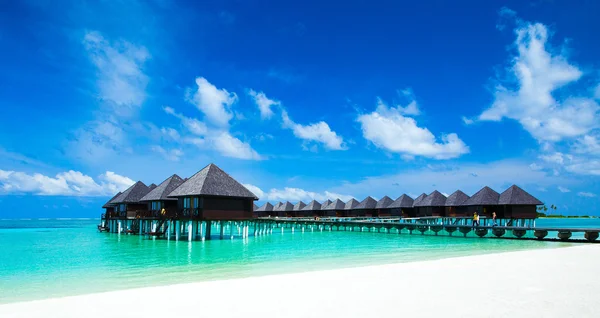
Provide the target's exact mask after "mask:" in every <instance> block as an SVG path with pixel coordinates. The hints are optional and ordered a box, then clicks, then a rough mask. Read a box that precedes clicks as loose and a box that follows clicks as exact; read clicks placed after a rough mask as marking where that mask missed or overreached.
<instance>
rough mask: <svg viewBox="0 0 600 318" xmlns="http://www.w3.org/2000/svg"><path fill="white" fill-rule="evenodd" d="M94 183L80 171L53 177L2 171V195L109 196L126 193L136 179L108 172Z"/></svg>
mask: <svg viewBox="0 0 600 318" xmlns="http://www.w3.org/2000/svg"><path fill="white" fill-rule="evenodd" d="M98 179H99V181H95V180H94V179H93V178H92V177H90V176H87V175H84V174H83V173H81V172H79V171H73V170H70V171H67V172H61V173H59V174H57V175H56V176H54V177H49V176H45V175H43V174H40V173H34V174H28V173H24V172H19V171H5V170H0V193H4V194H22V193H31V194H35V195H56V196H108V195H114V194H115V193H116V192H118V191H123V190H125V189H126V188H128V187H129V186H131V185H132V184H133V183H135V182H134V181H133V180H131V179H129V178H127V177H124V176H121V175H118V174H116V173H114V172H111V171H107V172H106V173H105V174H103V175H100V176H99V177H98Z"/></svg>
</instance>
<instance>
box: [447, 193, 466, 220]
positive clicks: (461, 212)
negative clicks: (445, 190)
mask: <svg viewBox="0 0 600 318" xmlns="http://www.w3.org/2000/svg"><path fill="white" fill-rule="evenodd" d="M468 199H469V196H468V195H466V194H465V193H464V192H462V191H460V190H456V191H455V192H454V193H452V194H451V195H449V196H448V198H447V199H446V211H445V212H446V213H445V214H446V216H447V217H453V218H454V217H466V216H469V215H468V209H467V207H466V206H464V205H463V204H464V203H465V202H466V201H467V200H468Z"/></svg>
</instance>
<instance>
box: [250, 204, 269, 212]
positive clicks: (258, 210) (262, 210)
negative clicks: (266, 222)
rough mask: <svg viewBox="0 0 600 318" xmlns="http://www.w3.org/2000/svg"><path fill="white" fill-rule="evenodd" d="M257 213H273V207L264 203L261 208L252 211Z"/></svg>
mask: <svg viewBox="0 0 600 318" xmlns="http://www.w3.org/2000/svg"><path fill="white" fill-rule="evenodd" d="M254 211H257V212H270V211H273V205H272V204H271V203H269V202H267V203H265V204H264V205H263V206H261V207H260V208H258V209H256V210H254Z"/></svg>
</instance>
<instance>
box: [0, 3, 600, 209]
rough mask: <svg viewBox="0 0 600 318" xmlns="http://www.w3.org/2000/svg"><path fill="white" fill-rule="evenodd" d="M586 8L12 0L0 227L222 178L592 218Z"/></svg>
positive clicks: (291, 192)
mask: <svg viewBox="0 0 600 318" xmlns="http://www.w3.org/2000/svg"><path fill="white" fill-rule="evenodd" d="M599 11H600V4H598V3H596V2H593V1H579V2H576V3H570V4H568V3H566V2H559V1H530V2H526V1H507V2H498V1H422V2H419V3H415V2H399V1H368V2H367V1H347V2H345V3H344V5H340V4H338V3H336V2H330V3H324V2H323V1H315V2H313V1H308V2H307V1H303V2H298V3H293V2H285V3H282V2H265V1H215V2H193V1H177V2H174V1H167V0H154V1H150V0H148V1H139V2H138V1H133V0H128V1H89V2H88V1H62V2H61V3H60V5H56V3H55V2H51V1H37V0H36V1H21V2H11V3H7V4H4V5H3V10H1V11H0V45H2V48H3V49H2V50H1V51H0V68H1V69H2V72H0V96H1V98H0V105H1V107H0V123H1V125H0V154H1V156H0V201H1V202H2V203H3V207H4V208H3V209H2V210H1V211H0V217H4V218H12V217H23V218H27V217H61V216H66V217H77V216H79V217H89V216H97V215H99V213H100V212H101V210H100V208H99V206H100V205H101V204H102V203H103V202H105V201H106V200H107V199H108V197H109V196H111V194H112V193H114V192H115V191H118V190H121V189H124V188H126V187H127V186H128V185H129V184H131V182H133V181H136V180H142V181H143V182H145V183H146V184H150V183H153V182H154V183H160V182H161V181H163V180H164V179H165V178H167V177H168V176H170V175H171V174H172V173H178V174H179V175H180V176H182V177H187V176H190V175H191V174H193V173H194V172H196V171H197V170H199V169H201V168H202V167H204V166H205V165H207V164H208V163H210V162H214V163H216V164H217V165H219V166H220V167H222V168H223V169H224V170H226V171H227V172H229V173H230V174H231V175H232V176H234V177H235V178H237V179H238V180H239V181H240V182H242V183H244V184H246V185H248V187H249V188H250V189H251V190H252V191H254V192H255V193H256V194H257V195H259V196H260V197H261V202H259V203H262V202H264V201H265V200H270V201H280V200H290V201H297V200H304V201H310V200H311V199H313V198H316V199H318V200H322V199H324V198H337V197H340V198H342V199H347V198H350V197H356V198H357V199H359V200H362V199H363V198H364V197H365V196H367V195H372V196H374V197H376V198H381V197H383V196H384V195H388V196H390V197H393V198H396V197H398V196H399V195H401V194H402V193H407V194H409V195H412V196H413V197H414V196H417V195H419V194H420V193H422V192H426V193H430V192H431V191H433V190H434V189H438V190H440V191H441V192H443V193H447V194H450V193H451V192H453V191H455V190H456V189H461V190H463V191H465V192H466V193H467V194H469V195H472V194H473V193H475V192H476V191H477V190H479V189H480V188H481V187H482V186H484V185H489V186H491V187H492V188H494V189H495V190H497V191H498V192H501V191H503V190H504V189H505V188H507V187H508V186H510V185H512V184H517V185H519V186H521V187H523V188H524V189H526V190H527V191H529V192H531V193H532V194H534V195H535V196H537V197H538V198H539V199H541V200H542V201H544V202H545V203H547V204H548V205H550V204H555V205H557V206H558V207H559V212H561V213H564V214H596V215H599V214H600V205H599V202H600V198H599V196H598V195H600V185H599V182H598V180H599V178H600V127H599V126H600V107H599V106H598V103H599V102H600V73H599V70H600V65H599V61H598V56H600V46H599V44H598V41H597V34H596V33H597V32H595V30H599V29H600V21H598V20H597V19H596V15H595V13H596V12H599Z"/></svg>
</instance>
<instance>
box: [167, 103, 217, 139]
mask: <svg viewBox="0 0 600 318" xmlns="http://www.w3.org/2000/svg"><path fill="white" fill-rule="evenodd" d="M163 110H164V111H165V113H167V114H169V115H173V116H175V118H178V119H179V120H181V124H182V125H183V126H184V127H185V128H186V129H187V130H189V131H190V132H191V133H192V134H194V135H198V136H203V135H206V134H207V133H208V128H207V127H206V124H204V123H203V122H201V121H199V120H198V119H195V118H190V117H186V116H184V115H182V114H180V113H177V112H176V111H175V109H173V108H172V107H169V106H165V107H163ZM171 129H172V128H171Z"/></svg>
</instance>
